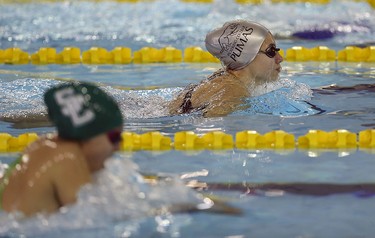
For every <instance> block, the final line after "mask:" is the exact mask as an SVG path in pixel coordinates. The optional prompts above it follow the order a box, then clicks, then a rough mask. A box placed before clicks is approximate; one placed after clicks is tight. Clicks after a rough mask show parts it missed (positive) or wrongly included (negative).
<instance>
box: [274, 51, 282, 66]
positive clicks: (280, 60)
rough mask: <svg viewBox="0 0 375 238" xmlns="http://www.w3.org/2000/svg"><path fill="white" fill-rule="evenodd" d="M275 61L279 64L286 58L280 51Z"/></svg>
mask: <svg viewBox="0 0 375 238" xmlns="http://www.w3.org/2000/svg"><path fill="white" fill-rule="evenodd" d="M275 61H276V63H277V64H280V63H281V62H283V61H284V58H283V57H282V56H281V55H280V53H279V52H277V54H276V56H275Z"/></svg>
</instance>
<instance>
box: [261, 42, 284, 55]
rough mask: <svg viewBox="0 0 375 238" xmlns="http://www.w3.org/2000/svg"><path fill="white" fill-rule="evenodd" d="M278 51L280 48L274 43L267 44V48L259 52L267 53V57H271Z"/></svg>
mask: <svg viewBox="0 0 375 238" xmlns="http://www.w3.org/2000/svg"><path fill="white" fill-rule="evenodd" d="M279 51H280V48H276V46H275V45H274V44H271V45H270V46H268V48H267V49H266V50H265V51H262V50H260V51H259V53H263V54H265V55H267V56H268V57H269V58H273V57H275V56H276V54H277V52H279Z"/></svg>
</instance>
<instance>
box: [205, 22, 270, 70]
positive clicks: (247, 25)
mask: <svg viewBox="0 0 375 238" xmlns="http://www.w3.org/2000/svg"><path fill="white" fill-rule="evenodd" d="M268 32H269V30H268V29H267V28H265V27H264V26H262V25H260V24H259V23H256V22H251V21H245V20H236V21H230V22H227V23H225V24H224V25H223V26H222V27H220V28H217V29H215V30H213V31H211V32H209V33H208V34H207V36H206V41H205V42H206V48H207V50H208V51H209V52H210V53H211V54H212V55H214V56H215V57H216V58H218V59H220V61H221V62H222V63H223V64H224V66H225V67H226V68H227V69H231V70H240V69H243V68H245V67H246V66H247V65H248V64H250V63H251V61H253V60H254V58H255V57H256V55H257V54H258V52H259V49H260V47H261V46H262V43H263V41H264V39H265V38H266V36H267V34H268Z"/></svg>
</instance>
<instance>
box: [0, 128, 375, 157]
mask: <svg viewBox="0 0 375 238" xmlns="http://www.w3.org/2000/svg"><path fill="white" fill-rule="evenodd" d="M38 138H39V136H38V135H37V133H24V134H21V135H19V136H17V137H15V136H12V135H10V134H9V133H0V152H2V153H5V152H20V151H22V150H23V149H24V148H25V147H26V146H27V145H29V144H30V143H32V142H34V141H35V140H37V139H38ZM122 139H123V140H122V141H121V144H120V149H121V151H139V150H149V151H165V150H172V149H175V150H183V151H189V150H226V149H249V150H266V149H274V150H293V149H296V148H298V149H301V150H309V149H357V148H361V149H365V150H370V151H371V150H373V149H375V129H367V130H363V131H360V132H359V133H358V134H356V133H353V132H350V131H348V130H345V129H338V130H333V131H329V132H327V131H323V130H309V131H308V132H307V133H306V134H305V135H302V136H299V137H298V138H296V136H295V135H293V134H289V133H287V132H285V131H282V130H275V131H270V132H268V133H265V134H260V133H258V132H257V131H254V130H244V131H240V132H237V133H236V134H235V137H234V138H233V136H232V135H231V134H226V133H224V132H222V131H213V132H209V133H206V134H202V135H197V134H196V133H194V132H193V131H180V132H176V133H175V134H174V136H173V140H172V138H171V137H169V136H166V135H165V134H163V133H161V132H159V131H152V132H147V133H144V134H137V133H134V132H129V131H124V132H123V133H122ZM374 152H375V151H374Z"/></svg>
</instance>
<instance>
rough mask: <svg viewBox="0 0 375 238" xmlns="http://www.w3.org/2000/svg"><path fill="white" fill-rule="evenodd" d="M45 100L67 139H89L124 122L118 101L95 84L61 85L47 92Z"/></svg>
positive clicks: (49, 112)
mask: <svg viewBox="0 0 375 238" xmlns="http://www.w3.org/2000/svg"><path fill="white" fill-rule="evenodd" d="M44 102H45V104H46V105H47V109H48V115H49V118H50V119H51V121H52V122H53V123H54V124H55V125H56V127H57V131H58V133H59V136H60V137H62V138H65V139H75V140H85V139H89V138H91V137H94V136H96V135H99V134H101V133H104V132H107V131H110V130H112V129H114V128H116V127H122V124H123V118H122V114H121V111H120V109H119V107H118V105H117V103H116V102H115V100H114V99H113V98H112V97H110V96H109V95H108V94H107V93H105V92H104V91H103V90H101V89H100V88H98V87H97V86H95V85H93V84H89V83H65V84H60V85H58V86H55V87H52V88H51V89H49V90H47V91H46V93H45V94H44Z"/></svg>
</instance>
